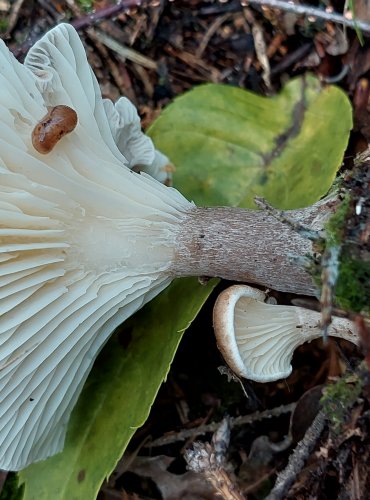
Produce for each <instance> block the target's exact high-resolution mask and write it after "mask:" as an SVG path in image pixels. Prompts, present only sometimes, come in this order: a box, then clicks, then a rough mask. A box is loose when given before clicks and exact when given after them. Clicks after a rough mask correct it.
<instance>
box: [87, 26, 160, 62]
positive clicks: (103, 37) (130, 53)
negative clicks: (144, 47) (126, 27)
mask: <svg viewBox="0 0 370 500" xmlns="http://www.w3.org/2000/svg"><path fill="white" fill-rule="evenodd" d="M93 32H94V35H95V36H96V38H97V39H98V40H99V42H100V43H102V44H103V45H105V46H106V47H108V48H110V49H111V50H113V51H114V52H116V53H117V54H118V55H119V56H120V57H121V58H123V59H124V60H125V59H129V60H130V61H132V62H134V63H136V64H140V65H141V66H144V68H148V69H152V70H156V69H157V63H156V62H155V61H153V59H149V57H146V56H143V55H142V54H140V52H137V51H136V50H134V49H130V48H129V47H126V46H125V45H122V44H121V43H119V42H117V41H116V40H115V39H114V38H112V37H111V36H109V35H107V34H106V33H103V32H102V31H100V30H94V31H93Z"/></svg>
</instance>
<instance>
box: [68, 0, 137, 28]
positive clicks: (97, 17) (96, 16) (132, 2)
mask: <svg viewBox="0 0 370 500" xmlns="http://www.w3.org/2000/svg"><path fill="white" fill-rule="evenodd" d="M142 4H144V5H145V2H141V1H140V0H118V2H117V3H116V4H114V5H109V7H103V8H101V9H97V10H96V11H94V12H92V13H91V14H87V15H86V16H84V17H80V18H79V19H75V20H74V21H72V22H71V24H72V26H73V27H74V28H76V30H80V29H82V28H86V27H88V26H91V25H92V24H96V23H97V22H98V21H101V20H103V19H108V18H109V17H113V16H116V15H117V14H119V13H120V12H122V11H125V10H128V9H132V8H133V7H140V6H141V5H142Z"/></svg>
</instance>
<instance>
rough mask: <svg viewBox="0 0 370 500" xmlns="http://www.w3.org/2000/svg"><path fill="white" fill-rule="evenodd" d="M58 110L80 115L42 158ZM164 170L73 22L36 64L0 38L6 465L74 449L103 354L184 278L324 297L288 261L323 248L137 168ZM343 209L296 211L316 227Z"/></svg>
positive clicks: (321, 206)
mask: <svg viewBox="0 0 370 500" xmlns="http://www.w3.org/2000/svg"><path fill="white" fill-rule="evenodd" d="M55 106H68V108H70V109H72V110H74V111H75V112H76V114H77V121H75V120H74V121H73V127H69V128H68V132H69V133H68V134H66V135H63V134H62V135H63V137H62V138H61V139H60V140H59V141H56V140H54V139H55V138H53V140H52V144H51V146H52V147H51V148H50V149H49V148H46V150H45V149H43V150H42V152H41V153H40V152H39V151H37V150H36V149H35V147H34V146H33V143H32V140H34V143H35V144H36V145H37V146H38V144H39V143H38V138H37V137H36V138H35V137H32V136H33V135H34V134H35V133H37V130H38V129H36V132H34V131H35V126H36V125H37V123H38V122H39V121H40V120H42V119H44V120H45V117H46V116H47V115H48V112H49V110H50V109H51V108H54V107H55ZM60 109H62V110H63V109H65V108H59V110H60ZM49 116H52V114H50V115H49ZM47 119H48V118H46V120H47ZM76 123H77V124H76ZM74 125H75V126H74ZM58 133H59V132H58ZM58 133H57V134H56V136H55V137H57V136H58ZM51 137H54V136H51ZM57 138H58V137H57ZM35 140H36V142H35ZM166 162H167V158H166V157H165V156H161V154H160V153H156V152H155V150H154V148H153V145H152V142H151V141H150V140H149V139H148V138H147V137H145V135H144V134H142V132H141V130H140V123H139V120H138V117H137V113H136V111H135V110H134V108H133V106H132V105H131V104H130V103H129V101H127V100H125V99H124V100H120V101H119V102H118V104H117V105H116V107H113V105H111V104H109V103H108V102H105V103H104V102H103V99H102V98H101V94H100V90H99V86H98V84H97V81H96V79H95V76H94V75H93V73H92V71H91V68H90V67H89V65H88V63H87V59H86V55H85V51H84V48H83V45H82V43H81V41H80V39H79V37H78V35H77V33H76V32H75V30H74V29H73V28H72V27H71V26H69V25H65V24H61V25H59V26H57V27H56V28H55V29H53V30H51V31H50V32H49V33H47V34H46V35H45V36H44V37H43V38H42V39H41V40H40V41H39V42H38V43H36V45H35V46H34V47H33V48H32V49H31V50H30V52H29V54H28V56H27V57H26V60H25V64H24V65H22V64H20V63H19V62H17V61H16V60H15V59H14V57H13V56H12V55H11V54H10V53H9V51H8V49H7V48H6V46H5V45H4V43H3V42H2V41H0V221H1V222H0V314H1V316H0V468H2V469H7V470H19V469H22V468H23V467H25V466H27V465H28V464H29V463H31V462H34V461H36V460H41V459H43V458H46V457H48V456H50V455H53V454H55V453H57V452H58V451H60V450H61V449H62V448H63V443H64V437H65V433H66V427H67V423H68V420H69V416H70V413H71V411H72V408H73V406H74V404H75V403H76V400H77V397H78V395H79V393H80V391H81V388H82V385H83V383H84V381H85V380H86V377H87V375H88V373H89V371H90V369H91V366H92V364H93V362H94V360H95V358H96V356H97V354H98V352H99V350H100V349H101V348H102V346H103V345H104V343H105V342H106V340H107V339H108V337H109V335H110V334H111V333H112V331H113V330H114V329H115V327H116V326H117V325H119V324H120V323H121V322H122V321H124V320H125V319H126V318H127V317H129V316H130V315H131V314H133V313H134V312H135V311H136V310H138V309H139V308H140V307H141V306H142V305H143V304H145V303H146V302H147V301H149V300H150V299H152V298H153V297H154V296H155V295H156V294H158V293H159V292H160V291H161V290H163V289H164V288H165V287H166V286H167V285H168V284H169V283H170V282H171V280H172V279H173V278H174V277H176V276H189V275H192V276H197V275H206V276H221V277H224V278H227V279H239V280H243V281H250V282H258V283H260V284H263V285H265V286H270V287H272V288H275V289H278V290H283V291H290V292H293V293H294V292H296V293H307V294H309V293H311V294H314V293H315V291H316V289H315V286H314V285H313V283H312V280H311V277H310V275H309V274H308V273H307V272H306V271H305V270H304V269H303V268H302V267H301V266H300V265H298V264H297V261H292V259H291V258H290V255H292V254H294V255H297V256H301V257H302V256H305V255H306V254H309V253H310V252H312V245H311V242H309V241H308V240H306V239H304V238H303V237H302V236H300V235H299V234H296V233H295V232H294V231H293V230H292V229H291V228H290V227H289V226H286V225H284V224H283V223H281V222H279V221H277V220H276V219H275V218H274V217H273V216H270V215H269V214H265V213H263V212H262V211H253V210H242V209H231V208H226V209H225V208H214V209H213V208H212V209H207V208H206V209H203V208H197V207H195V206H194V204H192V203H190V202H189V201H187V200H186V199H185V198H184V197H183V196H182V195H181V194H180V193H179V192H177V191H176V190H174V189H172V188H168V187H166V186H164V185H162V184H160V183H159V182H157V181H156V180H154V179H153V178H152V177H150V176H149V175H147V174H145V173H141V174H138V173H135V172H133V171H131V170H130V168H133V169H135V168H136V167H139V169H140V170H147V171H148V172H152V173H153V174H154V175H157V174H158V176H159V177H158V176H157V177H158V178H161V176H162V175H163V168H162V167H163V166H164V164H165V163H166ZM165 170H166V169H165ZM156 173H157V174H156ZM333 207H335V203H333V201H332V200H330V201H329V202H328V203H327V204H326V203H325V202H320V203H318V204H316V205H313V206H312V207H308V208H307V209H302V210H295V211H291V212H289V214H288V215H289V217H291V218H292V219H293V220H295V221H297V222H301V223H304V224H306V225H308V226H310V227H312V228H313V229H316V228H321V227H322V223H323V221H324V220H325V217H326V214H327V213H328V214H329V215H330V211H331V210H333ZM246 228H248V230H247V231H246ZM246 254H248V255H249V256H251V255H254V258H253V259H251V258H250V259H246V258H245V257H244V256H245V255H246ZM261 270H262V271H261Z"/></svg>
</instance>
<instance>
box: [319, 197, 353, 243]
mask: <svg viewBox="0 0 370 500" xmlns="http://www.w3.org/2000/svg"><path fill="white" fill-rule="evenodd" d="M350 199H351V198H350V196H349V194H348V193H347V194H346V195H345V196H344V198H343V200H342V202H341V204H340V205H339V207H338V208H337V209H336V211H335V213H334V214H333V215H332V216H331V217H330V219H329V220H328V222H327V223H326V226H325V230H326V244H327V246H329V247H332V246H337V245H340V244H341V242H342V239H343V232H344V230H345V227H346V221H347V217H348V214H349V212H350Z"/></svg>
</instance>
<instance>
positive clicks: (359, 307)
mask: <svg viewBox="0 0 370 500" xmlns="http://www.w3.org/2000/svg"><path fill="white" fill-rule="evenodd" d="M335 295H336V300H337V302H338V304H339V306H340V307H342V308H343V309H345V310H348V311H353V312H362V313H363V314H367V315H370V262H366V261H361V260H358V259H355V258H351V257H349V256H347V255H346V253H343V254H342V255H341V258H340V264H339V277H338V281H337V284H336V292H335Z"/></svg>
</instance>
